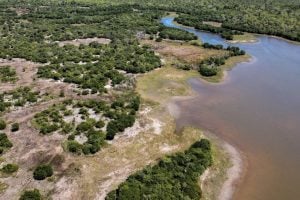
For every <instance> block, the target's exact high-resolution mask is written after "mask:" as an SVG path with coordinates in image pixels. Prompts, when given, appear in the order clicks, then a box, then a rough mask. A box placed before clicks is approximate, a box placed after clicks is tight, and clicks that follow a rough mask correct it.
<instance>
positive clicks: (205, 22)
mask: <svg viewBox="0 0 300 200" xmlns="http://www.w3.org/2000/svg"><path fill="white" fill-rule="evenodd" d="M202 23H203V24H207V25H210V26H214V27H221V26H222V23H220V22H214V21H204V22H202Z"/></svg>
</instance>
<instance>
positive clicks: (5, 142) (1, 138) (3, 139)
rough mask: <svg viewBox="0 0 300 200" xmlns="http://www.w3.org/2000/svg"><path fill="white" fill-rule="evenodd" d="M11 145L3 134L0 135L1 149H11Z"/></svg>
mask: <svg viewBox="0 0 300 200" xmlns="http://www.w3.org/2000/svg"><path fill="white" fill-rule="evenodd" d="M12 146H13V144H12V143H11V142H10V141H9V139H8V137H7V135H6V134H5V133H0V147H2V148H11V147H12Z"/></svg>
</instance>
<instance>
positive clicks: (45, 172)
mask: <svg viewBox="0 0 300 200" xmlns="http://www.w3.org/2000/svg"><path fill="white" fill-rule="evenodd" d="M52 175H53V169H52V167H51V165H48V164H45V165H39V166H38V167H37V168H35V170H34V172H33V178H34V179H35V180H44V179H45V178H47V177H51V176H52Z"/></svg>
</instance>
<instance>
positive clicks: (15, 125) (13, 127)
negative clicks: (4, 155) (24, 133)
mask: <svg viewBox="0 0 300 200" xmlns="http://www.w3.org/2000/svg"><path fill="white" fill-rule="evenodd" d="M10 130H11V131H12V132H15V131H18V130H19V123H13V124H12V125H11V129H10Z"/></svg>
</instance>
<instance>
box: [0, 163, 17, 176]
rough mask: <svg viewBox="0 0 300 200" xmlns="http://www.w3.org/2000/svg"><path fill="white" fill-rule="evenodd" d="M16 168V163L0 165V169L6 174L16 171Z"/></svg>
mask: <svg viewBox="0 0 300 200" xmlns="http://www.w3.org/2000/svg"><path fill="white" fill-rule="evenodd" d="M18 169H19V166H18V165H16V164H7V165H4V166H3V167H2V169H1V171H2V172H4V173H6V174H12V173H14V172H16V171H18Z"/></svg>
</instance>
